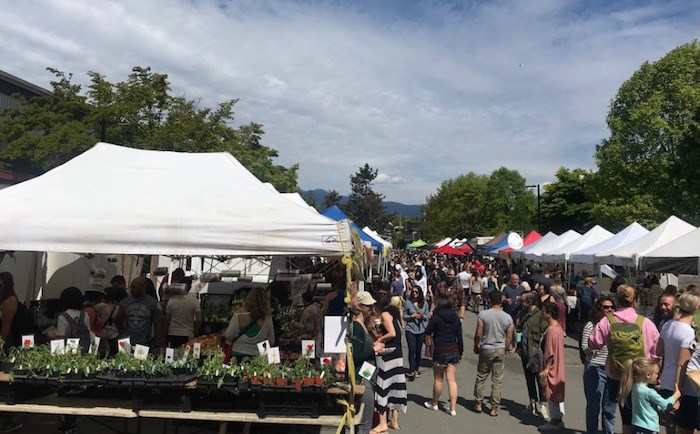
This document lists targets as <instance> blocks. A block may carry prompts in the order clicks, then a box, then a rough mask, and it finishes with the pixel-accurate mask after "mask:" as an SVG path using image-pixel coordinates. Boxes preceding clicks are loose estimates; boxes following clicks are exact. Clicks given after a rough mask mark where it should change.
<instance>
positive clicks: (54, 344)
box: [51, 339, 66, 354]
mask: <svg viewBox="0 0 700 434" xmlns="http://www.w3.org/2000/svg"><path fill="white" fill-rule="evenodd" d="M65 351H66V341H64V340H63V339H53V340H52V341H51V354H63V353H65Z"/></svg>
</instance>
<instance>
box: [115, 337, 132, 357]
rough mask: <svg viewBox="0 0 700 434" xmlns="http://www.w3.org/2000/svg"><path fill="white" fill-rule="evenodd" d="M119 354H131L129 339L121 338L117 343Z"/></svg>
mask: <svg viewBox="0 0 700 434" xmlns="http://www.w3.org/2000/svg"><path fill="white" fill-rule="evenodd" d="M117 344H118V346H119V352H120V353H126V354H131V339H130V338H122V339H119V340H118V341H117Z"/></svg>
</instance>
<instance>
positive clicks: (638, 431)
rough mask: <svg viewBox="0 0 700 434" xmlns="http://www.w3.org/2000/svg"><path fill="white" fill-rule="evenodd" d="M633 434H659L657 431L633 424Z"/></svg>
mask: <svg viewBox="0 0 700 434" xmlns="http://www.w3.org/2000/svg"><path fill="white" fill-rule="evenodd" d="M632 434H657V433H656V431H652V430H650V429H646V428H641V427H638V426H634V425H632Z"/></svg>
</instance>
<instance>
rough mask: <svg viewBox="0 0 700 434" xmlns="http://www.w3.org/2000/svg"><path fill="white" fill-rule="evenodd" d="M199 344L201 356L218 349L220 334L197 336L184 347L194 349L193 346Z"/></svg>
mask: <svg viewBox="0 0 700 434" xmlns="http://www.w3.org/2000/svg"><path fill="white" fill-rule="evenodd" d="M196 343H198V344H200V345H201V346H202V350H201V351H202V354H206V353H209V352H211V351H214V350H216V349H218V348H219V343H220V334H219V333H209V334H206V335H201V336H197V337H195V338H192V339H190V340H189V342H187V343H186V344H185V345H183V348H184V347H188V346H189V347H190V348H194V344H196Z"/></svg>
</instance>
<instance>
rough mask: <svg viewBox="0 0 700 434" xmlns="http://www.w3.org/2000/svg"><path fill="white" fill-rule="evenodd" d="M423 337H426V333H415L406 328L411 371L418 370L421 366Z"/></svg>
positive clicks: (409, 368)
mask: <svg viewBox="0 0 700 434" xmlns="http://www.w3.org/2000/svg"><path fill="white" fill-rule="evenodd" d="M423 339H425V333H420V334H413V333H411V332H409V331H408V330H406V344H407V345H408V370H409V371H410V372H416V371H418V368H420V361H421V358H422V356H421V350H422V349H423Z"/></svg>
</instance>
